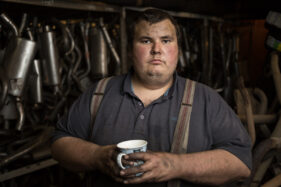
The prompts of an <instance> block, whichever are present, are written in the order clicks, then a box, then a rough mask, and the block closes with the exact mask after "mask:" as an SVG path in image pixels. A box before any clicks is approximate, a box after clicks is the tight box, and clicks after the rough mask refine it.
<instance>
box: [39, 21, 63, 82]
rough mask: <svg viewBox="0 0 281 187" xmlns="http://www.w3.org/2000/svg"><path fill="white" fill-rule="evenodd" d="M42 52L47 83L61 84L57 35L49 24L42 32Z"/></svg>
mask: <svg viewBox="0 0 281 187" xmlns="http://www.w3.org/2000/svg"><path fill="white" fill-rule="evenodd" d="M39 39H40V53H41V57H42V64H43V68H44V72H43V73H44V77H45V80H44V81H45V82H46V84H47V85H51V86H57V85H59V84H60V76H59V55H58V49H57V46H56V43H55V35H54V33H53V32H52V31H50V27H49V26H48V25H46V26H45V31H44V32H43V33H41V34H40V37H39Z"/></svg>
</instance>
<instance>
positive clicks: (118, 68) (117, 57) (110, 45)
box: [99, 18, 121, 75]
mask: <svg viewBox="0 0 281 187" xmlns="http://www.w3.org/2000/svg"><path fill="white" fill-rule="evenodd" d="M99 25H100V27H101V30H102V32H103V34H104V37H105V41H106V42H107V44H108V45H109V49H110V51H111V53H112V55H113V58H114V60H115V62H116V64H117V67H116V74H117V75H119V74H120V64H121V63H120V58H119V55H118V53H117V52H116V49H115V48H114V46H113V44H112V41H111V39H110V36H109V34H108V32H107V30H106V28H105V26H104V23H103V18H100V19H99Z"/></svg>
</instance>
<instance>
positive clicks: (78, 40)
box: [0, 13, 121, 175]
mask: <svg viewBox="0 0 281 187" xmlns="http://www.w3.org/2000/svg"><path fill="white" fill-rule="evenodd" d="M117 21H119V20H117ZM111 25H112V28H111V29H118V28H119V27H115V26H116V24H115V23H113V24H111ZM108 27H109V26H108V25H106V24H105V23H104V20H103V18H99V19H95V20H91V21H84V20H82V21H81V20H79V21H76V20H70V21H63V20H57V19H56V18H52V19H49V20H44V19H42V20H40V19H39V18H37V17H34V18H31V17H29V16H28V15H27V14H24V15H23V16H22V19H21V20H20V25H19V26H17V25H16V24H15V22H14V20H13V19H11V18H10V17H9V16H8V15H7V14H5V13H1V15H0V41H1V44H0V139H1V143H0V175H1V173H2V172H5V171H10V170H13V169H14V168H16V167H18V165H19V162H22V163H24V164H29V163H32V162H34V161H38V160H42V159H44V158H48V157H50V152H49V149H48V148H47V151H46V149H45V151H43V152H44V154H40V153H38V150H39V147H48V146H46V145H47V144H48V141H49V139H50V134H51V132H52V130H53V128H54V125H55V123H56V121H57V120H58V118H59V117H60V116H62V115H64V114H65V113H66V112H67V110H68V109H69V107H70V105H71V104H72V102H73V101H74V100H75V99H76V98H77V97H78V96H79V95H80V94H81V93H82V92H83V91H85V89H87V88H88V87H89V86H90V85H91V84H92V83H93V82H95V81H96V80H97V79H100V78H103V77H107V76H109V75H111V74H113V75H118V74H120V63H121V62H120V58H119V55H118V52H117V49H116V46H117V45H116V38H117V36H116V35H114V33H113V32H111V31H109V29H108ZM115 33H118V32H115ZM111 61H112V63H111ZM110 66H113V67H114V68H113V69H114V70H115V71H114V72H112V70H111V69H110ZM17 161H18V162H17Z"/></svg>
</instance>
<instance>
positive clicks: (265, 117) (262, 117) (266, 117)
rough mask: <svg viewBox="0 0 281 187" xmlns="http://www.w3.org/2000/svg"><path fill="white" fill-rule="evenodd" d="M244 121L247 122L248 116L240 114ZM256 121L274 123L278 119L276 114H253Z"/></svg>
mask: <svg viewBox="0 0 281 187" xmlns="http://www.w3.org/2000/svg"><path fill="white" fill-rule="evenodd" d="M238 116H239V118H240V120H241V121H242V122H247V116H246V115H243V114H239V115H238ZM253 119H254V122H255V123H257V124H262V123H274V122H276V120H277V115H276V114H254V115H253Z"/></svg>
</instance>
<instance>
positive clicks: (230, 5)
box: [102, 0, 281, 19]
mask: <svg viewBox="0 0 281 187" xmlns="http://www.w3.org/2000/svg"><path fill="white" fill-rule="evenodd" d="M102 2H104V3H108V4H111V5H118V6H134V7H135V6H137V7H147V6H151V7H156V8H161V9H166V10H171V11H183V12H190V13H198V14H203V15H209V16H218V17H222V18H228V19H264V18H266V15H267V14H268V12H269V11H270V10H273V11H278V12H281V6H280V5H278V4H280V0H172V1H171V0H170V1H168V0H103V1H102ZM277 2H279V3H277Z"/></svg>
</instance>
